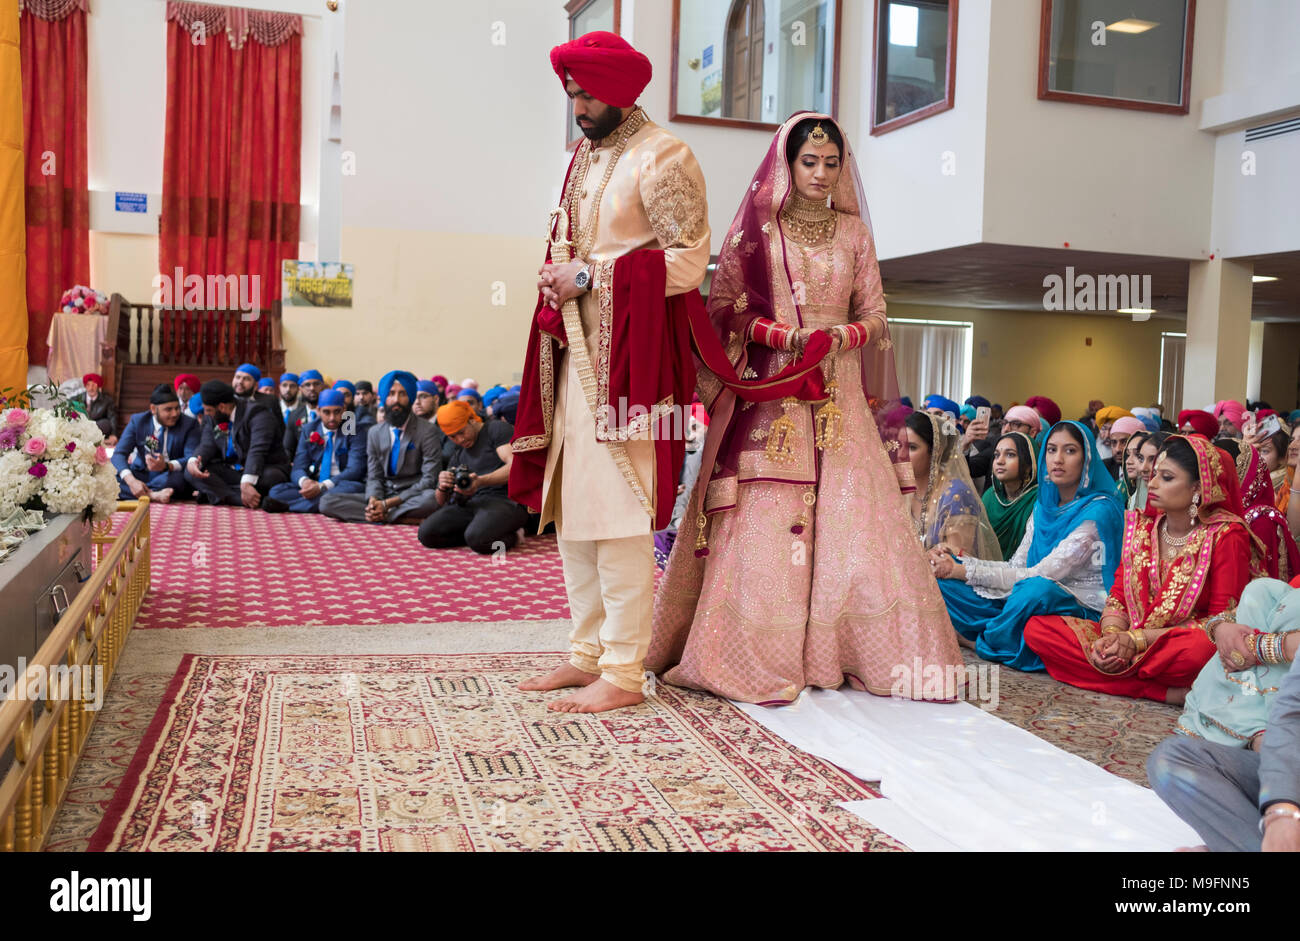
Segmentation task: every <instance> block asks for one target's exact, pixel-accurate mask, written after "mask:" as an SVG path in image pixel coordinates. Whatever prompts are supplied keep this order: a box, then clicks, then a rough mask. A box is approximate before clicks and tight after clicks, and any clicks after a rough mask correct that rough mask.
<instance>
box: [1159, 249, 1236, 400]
mask: <svg viewBox="0 0 1300 941" xmlns="http://www.w3.org/2000/svg"><path fill="white" fill-rule="evenodd" d="M1253 272H1254V265H1253V264H1251V263H1250V262H1236V261H1227V260H1225V259H1222V258H1215V259H1213V260H1211V261H1194V262H1192V264H1191V269H1190V272H1189V276H1188V279H1187V357H1186V360H1185V362H1184V365H1183V407H1184V408H1200V407H1202V406H1203V405H1205V404H1206V403H1207V402H1217V401H1219V400H1220V399H1237V400H1239V401H1242V402H1244V401H1245V400H1246V387H1247V372H1248V368H1249V361H1250V303H1251V291H1252V284H1251V280H1250V278H1251V274H1252V273H1253ZM1175 417H1176V416H1175Z"/></svg>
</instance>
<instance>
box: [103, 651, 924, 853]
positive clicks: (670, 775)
mask: <svg viewBox="0 0 1300 941" xmlns="http://www.w3.org/2000/svg"><path fill="white" fill-rule="evenodd" d="M557 656H559V655H557V654H553V653H552V654H539V653H514V654H459V655H431V656H355V655H354V656H317V657H305V656H265V657H262V656H250V657H200V656H194V655H189V656H187V657H186V658H185V660H184V661H183V662H182V664H181V667H180V669H179V670H178V671H177V673H176V676H175V677H174V678H173V680H172V682H171V684H170V686H169V688H168V690H167V693H166V695H165V696H164V698H163V701H162V704H161V706H160V707H159V709H158V711H157V713H156V715H155V717H154V720H153V722H152V723H151V725H150V727H149V729H148V731H147V732H146V734H145V737H144V740H143V742H142V743H141V745H140V747H139V749H138V751H137V752H136V754H135V758H134V759H133V760H132V762H131V766H130V768H129V770H128V772H127V774H126V777H125V778H124V780H123V781H122V784H121V786H120V787H119V788H118V789H117V793H116V795H115V796H114V798H113V799H112V801H111V802H110V803H109V806H108V809H107V813H106V814H105V817H104V819H103V821H102V822H101V824H100V826H99V828H98V830H97V831H96V832H95V834H94V836H93V837H92V839H91V841H90V846H89V848H90V849H92V850H253V851H257V850H297V851H301V850H336V851H337V850H344V851H346V850H524V849H529V850H591V851H626V850H685V851H725V850H850V851H861V850H898V849H902V848H903V847H901V846H900V845H899V844H898V843H897V842H895V841H893V840H891V839H890V838H889V837H887V836H885V835H884V834H881V833H880V832H878V831H876V830H874V829H872V828H871V827H870V826H869V825H867V824H866V823H865V822H864V821H862V820H861V819H860V818H858V817H856V816H854V815H853V814H851V813H848V812H847V811H844V810H841V809H840V808H839V807H837V806H836V804H837V803H838V802H840V801H849V800H862V799H869V798H874V797H878V796H879V794H878V793H877V792H876V791H874V790H872V789H871V788H870V787H868V786H867V785H865V784H863V783H862V782H860V781H857V780H855V779H854V778H852V777H851V776H849V775H847V774H845V773H844V772H842V771H840V770H838V769H837V768H835V767H834V766H833V765H830V764H828V763H826V762H823V761H821V760H819V759H816V758H813V757H811V756H809V755H806V754H804V753H802V752H800V751H798V750H796V749H794V748H793V747H791V746H790V745H788V744H786V743H785V742H784V741H782V740H781V739H780V738H778V737H776V736H774V735H772V734H771V733H770V732H768V731H767V730H765V729H764V728H762V727H761V726H760V725H758V724H757V723H755V722H753V721H752V720H750V719H749V718H747V717H746V716H744V715H743V714H742V713H741V712H740V711H739V710H737V709H736V708H735V707H733V706H731V705H730V704H729V703H727V702H725V701H723V700H720V699H718V698H716V697H714V696H712V695H709V694H705V693H695V692H692V691H687V690H680V689H675V688H673V687H665V686H662V685H661V686H660V687H659V688H658V690H657V692H656V695H655V696H654V697H652V698H651V699H649V700H647V702H646V703H644V704H642V705H641V706H639V707H636V708H635V709H628V710H620V711H618V712H615V713H611V714H606V715H595V716H582V715H567V714H558V713H552V712H549V711H548V710H547V709H546V703H547V702H548V701H549V700H551V699H553V698H556V697H558V696H560V695H563V694H562V693H520V692H518V691H517V690H516V689H515V688H514V687H515V684H516V683H518V682H519V681H520V680H522V679H524V678H525V677H527V676H530V675H533V674H535V673H536V672H538V671H541V670H543V669H549V668H550V667H551V666H553V665H554V664H555V662H556V658H557Z"/></svg>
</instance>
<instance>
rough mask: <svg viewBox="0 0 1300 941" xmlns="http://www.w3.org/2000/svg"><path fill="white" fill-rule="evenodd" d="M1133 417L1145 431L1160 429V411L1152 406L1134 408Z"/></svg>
mask: <svg viewBox="0 0 1300 941" xmlns="http://www.w3.org/2000/svg"><path fill="white" fill-rule="evenodd" d="M1133 417H1134V418H1136V419H1137V420H1138V421H1140V422H1141V423H1142V427H1144V428H1145V429H1146V430H1147V431H1159V430H1160V413H1159V412H1157V411H1156V410H1155V409H1153V408H1135V409H1133Z"/></svg>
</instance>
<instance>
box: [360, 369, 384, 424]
mask: <svg viewBox="0 0 1300 941" xmlns="http://www.w3.org/2000/svg"><path fill="white" fill-rule="evenodd" d="M377 401H378V397H377V396H376V395H375V387H374V386H373V385H371V384H370V380H369V379H358V380H357V394H356V405H355V410H356V413H357V419H358V420H360V418H361V416H362V414H363V413H364V414H366V415H369V416H370V417H371V418H372V419H374V420H375V421H378V420H379V416H378V415H377V414H376V412H377V411H378V407H377V405H376V402H377Z"/></svg>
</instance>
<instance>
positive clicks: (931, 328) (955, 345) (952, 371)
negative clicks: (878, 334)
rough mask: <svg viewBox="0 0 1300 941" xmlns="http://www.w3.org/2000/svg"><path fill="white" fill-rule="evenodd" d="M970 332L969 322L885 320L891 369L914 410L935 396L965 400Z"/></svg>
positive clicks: (970, 357)
mask: <svg viewBox="0 0 1300 941" xmlns="http://www.w3.org/2000/svg"><path fill="white" fill-rule="evenodd" d="M974 331H975V325H974V324H973V323H971V322H970V321H952V320H905V319H900V320H895V319H894V318H892V317H891V318H889V336H890V339H892V340H893V341H894V367H895V368H896V369H897V370H898V387H899V388H900V389H901V390H902V392H903V395H906V396H909V397H910V398H911V399H912V402H913V403H915V404H916V406H917V407H918V408H919V407H920V403H921V400H922V399H924V398H925V397H926V396H927V395H933V394H936V393H937V394H939V395H942V396H946V397H947V398H950V399H952V400H953V401H956V402H964V401H966V399H967V398H969V397H970V394H971V393H970V386H971V366H972V360H973V356H974V344H973V343H972V342H971V337H972V335H973V334H974Z"/></svg>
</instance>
